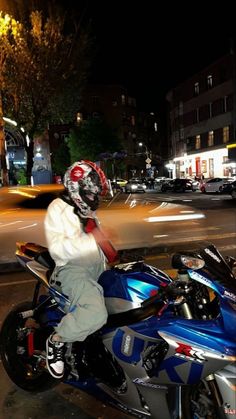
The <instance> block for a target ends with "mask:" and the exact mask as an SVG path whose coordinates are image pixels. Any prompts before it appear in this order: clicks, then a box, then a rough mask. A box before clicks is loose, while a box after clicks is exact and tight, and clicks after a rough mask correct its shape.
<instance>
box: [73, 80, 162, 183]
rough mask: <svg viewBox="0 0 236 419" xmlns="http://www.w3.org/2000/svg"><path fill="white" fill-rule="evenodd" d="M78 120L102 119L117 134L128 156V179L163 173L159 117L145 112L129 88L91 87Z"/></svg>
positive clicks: (126, 159)
mask: <svg viewBox="0 0 236 419" xmlns="http://www.w3.org/2000/svg"><path fill="white" fill-rule="evenodd" d="M78 117H79V119H80V120H81V119H86V118H88V117H95V118H96V117H99V118H101V119H103V120H104V121H105V122H106V124H107V125H108V126H110V128H112V130H114V132H115V133H116V135H117V136H118V137H119V139H120V140H121V144H122V148H123V150H124V152H125V155H126V158H125V165H126V173H125V174H124V175H125V176H126V177H127V178H129V177H131V176H140V175H143V176H145V175H146V174H148V175H154V173H155V172H157V171H159V166H161V164H162V161H161V159H160V152H159V150H160V138H159V132H158V118H157V115H156V114H155V113H154V112H149V113H148V112H141V111H140V110H139V109H138V108H137V104H136V98H134V97H133V96H131V95H130V94H129V92H128V90H127V89H126V88H125V87H123V86H121V85H115V84H109V85H107V84H105V85H104V84H92V85H88V86H87V88H86V89H85V91H84V94H83V100H82V108H81V111H80V112H79V114H78ZM141 144H142V145H141ZM147 159H148V162H149V160H150V162H149V163H147V162H146V160H147Z"/></svg>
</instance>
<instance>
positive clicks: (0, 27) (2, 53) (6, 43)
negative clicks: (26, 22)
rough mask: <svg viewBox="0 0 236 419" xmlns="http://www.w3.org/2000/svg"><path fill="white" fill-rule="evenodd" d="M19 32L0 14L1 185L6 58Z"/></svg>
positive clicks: (4, 177)
mask: <svg viewBox="0 0 236 419" xmlns="http://www.w3.org/2000/svg"><path fill="white" fill-rule="evenodd" d="M19 30H20V26H19V24H18V23H17V22H16V21H15V19H13V18H11V17H10V16H9V15H3V13H2V12H0V169H1V173H0V178H1V181H2V184H3V185H7V184H8V175H7V165H6V150H5V136H4V121H3V92H4V90H5V89H6V86H7V84H8V83H7V80H8V73H7V71H6V68H7V58H8V57H9V56H10V55H12V54H13V51H12V46H11V41H15V39H16V38H17V37H18V34H19Z"/></svg>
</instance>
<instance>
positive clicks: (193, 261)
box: [181, 256, 205, 270]
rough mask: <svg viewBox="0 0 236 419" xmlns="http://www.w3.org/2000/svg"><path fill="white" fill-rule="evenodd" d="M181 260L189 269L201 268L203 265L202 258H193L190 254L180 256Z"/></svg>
mask: <svg viewBox="0 0 236 419" xmlns="http://www.w3.org/2000/svg"><path fill="white" fill-rule="evenodd" d="M181 261H182V263H183V265H184V266H186V268H189V269H193V270H194V269H201V268H203V266H204V265H205V262H204V260H202V259H199V258H194V257H191V256H181Z"/></svg>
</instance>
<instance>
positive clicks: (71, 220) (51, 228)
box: [44, 199, 99, 262]
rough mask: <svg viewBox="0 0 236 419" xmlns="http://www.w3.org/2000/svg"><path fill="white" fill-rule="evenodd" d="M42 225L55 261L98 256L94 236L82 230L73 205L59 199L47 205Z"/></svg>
mask: <svg viewBox="0 0 236 419" xmlns="http://www.w3.org/2000/svg"><path fill="white" fill-rule="evenodd" d="M44 226H45V235H46V240H47V244H48V249H49V252H50V254H51V256H52V258H53V259H54V260H55V261H58V260H60V261H64V262H67V261H69V260H73V259H78V260H80V259H81V260H82V259H84V258H88V257H89V258H90V259H91V258H93V257H95V258H97V257H98V254H99V250H98V246H97V243H96V240H95V238H94V237H93V235H92V234H91V233H89V234H86V233H85V232H84V231H83V230H82V228H81V224H80V221H79V218H78V216H77V215H76V214H74V212H73V207H71V206H70V205H67V204H64V202H63V201H61V200H60V199H56V200H54V201H53V202H52V203H51V204H50V205H49V207H48V210H47V213H46V216H45V220H44ZM91 260H93V259H91Z"/></svg>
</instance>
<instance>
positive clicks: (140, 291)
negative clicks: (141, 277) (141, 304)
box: [127, 278, 158, 302]
mask: <svg viewBox="0 0 236 419" xmlns="http://www.w3.org/2000/svg"><path fill="white" fill-rule="evenodd" d="M154 288H155V289H156V290H158V287H156V286H155V287H154V286H153V284H147V283H145V282H141V281H137V280H136V279H131V278H128V281H127V291H128V293H129V295H130V298H131V301H134V302H136V301H143V300H144V299H145V298H148V297H150V295H151V293H152V292H153V289H154Z"/></svg>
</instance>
